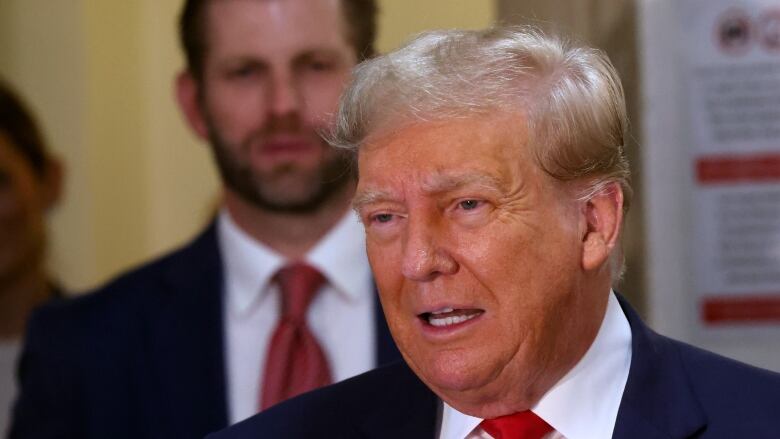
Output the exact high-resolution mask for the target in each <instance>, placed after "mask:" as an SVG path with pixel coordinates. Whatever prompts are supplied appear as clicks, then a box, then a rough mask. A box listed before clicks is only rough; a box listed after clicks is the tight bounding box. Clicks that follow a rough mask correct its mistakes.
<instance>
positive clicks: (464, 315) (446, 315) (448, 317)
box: [419, 308, 484, 328]
mask: <svg viewBox="0 0 780 439" xmlns="http://www.w3.org/2000/svg"><path fill="white" fill-rule="evenodd" d="M483 313H484V311H483V310H481V309H455V308H443V309H440V310H436V311H432V312H425V313H422V314H420V315H419V317H420V318H421V319H422V320H423V321H424V322H426V323H428V324H429V325H431V326H434V327H436V328H446V327H451V326H455V325H459V324H462V323H465V322H467V321H469V320H471V319H473V318H475V317H478V316H480V315H482V314H483Z"/></svg>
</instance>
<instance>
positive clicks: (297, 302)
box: [274, 262, 325, 321]
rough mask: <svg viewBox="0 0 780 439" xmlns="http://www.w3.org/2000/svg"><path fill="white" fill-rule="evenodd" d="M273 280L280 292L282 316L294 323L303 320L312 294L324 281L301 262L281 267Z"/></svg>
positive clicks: (312, 268)
mask: <svg viewBox="0 0 780 439" xmlns="http://www.w3.org/2000/svg"><path fill="white" fill-rule="evenodd" d="M274 279H275V280H276V282H277V283H278V284H279V288H280V289H281V291H282V315H283V316H284V317H286V318H290V319H293V320H296V321H300V320H303V319H305V317H306V310H307V309H308V308H309V304H310V303H311V300H312V299H313V298H314V293H316V292H317V290H318V289H319V288H320V286H321V285H322V283H323V282H324V281H325V277H323V276H322V274H321V273H320V272H319V271H317V270H316V269H315V268H314V267H312V266H311V265H308V264H305V263H302V262H296V263H294V264H291V265H287V266H285V267H283V268H282V269H281V270H279V272H278V273H276V276H275V277H274Z"/></svg>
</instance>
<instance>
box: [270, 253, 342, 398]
mask: <svg viewBox="0 0 780 439" xmlns="http://www.w3.org/2000/svg"><path fill="white" fill-rule="evenodd" d="M274 279H275V281H276V282H278V284H279V288H280V290H281V299H282V300H281V302H282V315H281V317H280V318H279V324H278V325H277V327H276V330H275V331H274V334H273V337H272V338H271V344H270V346H269V349H268V355H267V357H266V358H267V359H266V363H265V376H264V378H263V392H262V401H260V408H261V409H263V410H264V409H266V408H268V407H270V406H272V405H274V404H276V403H279V402H281V401H284V400H285V399H288V398H292V397H293V396H296V395H299V394H301V393H304V392H307V391H309V390H313V389H316V388H318V387H322V386H325V385H327V384H330V383H331V375H330V368H329V367H328V361H327V360H326V358H325V354H324V353H323V352H322V348H320V345H319V343H318V342H317V339H316V338H315V337H314V335H313V334H312V333H311V331H310V330H309V327H308V325H307V324H306V310H307V309H308V308H309V304H310V303H311V301H312V299H313V298H314V294H315V293H316V292H317V290H318V289H319V287H320V286H321V285H322V284H323V282H324V281H325V278H324V277H323V276H322V274H320V272H318V271H317V270H316V269H314V268H312V267H311V266H309V265H306V264H304V263H295V264H292V265H289V266H286V267H284V268H282V269H281V270H279V272H278V273H277V274H276V276H275V277H274Z"/></svg>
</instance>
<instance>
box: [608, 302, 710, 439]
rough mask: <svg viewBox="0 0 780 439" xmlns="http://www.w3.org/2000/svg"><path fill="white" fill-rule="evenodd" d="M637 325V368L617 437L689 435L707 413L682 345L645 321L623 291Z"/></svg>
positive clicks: (634, 364)
mask: <svg viewBox="0 0 780 439" xmlns="http://www.w3.org/2000/svg"><path fill="white" fill-rule="evenodd" d="M618 299H619V300H620V305H621V307H622V308H623V312H624V313H625V315H626V317H627V319H628V322H629V324H630V325H631V337H632V342H631V345H632V346H631V349H632V351H631V368H630V370H629V374H628V382H627V383H626V388H625V390H624V391H623V399H622V400H621V403H620V409H619V410H618V416H617V423H616V425H615V431H614V434H613V438H626V439H628V438H632V439H634V438H636V439H644V438H646V439H653V438H659V439H660V438H665V439H675V438H687V437H691V436H692V435H693V434H694V433H696V432H697V431H699V430H701V429H702V428H704V426H705V425H706V418H705V416H704V412H703V411H702V409H701V406H700V404H699V402H698V399H697V398H696V396H695V394H694V393H693V390H692V389H691V385H690V381H689V379H688V375H687V373H686V371H685V368H684V366H683V364H682V362H681V360H680V357H679V353H678V351H677V348H676V346H675V345H674V344H673V343H671V341H670V340H669V339H667V338H665V337H662V336H660V335H658V334H656V333H655V332H653V331H652V330H650V328H648V327H647V326H645V324H644V323H643V322H642V321H641V320H640V318H639V316H638V315H637V314H636V313H635V312H634V310H633V309H631V307H630V306H629V305H628V303H627V302H626V301H625V300H624V299H623V298H622V297H620V296H618Z"/></svg>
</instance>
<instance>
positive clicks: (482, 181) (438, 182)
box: [422, 172, 502, 193]
mask: <svg viewBox="0 0 780 439" xmlns="http://www.w3.org/2000/svg"><path fill="white" fill-rule="evenodd" d="M466 186H478V187H482V188H487V189H492V190H500V189H501V187H502V184H501V181H500V180H499V179H498V178H496V177H495V176H493V175H489V174H483V173H476V172H469V173H465V174H438V175H435V176H433V177H431V178H429V179H427V180H426V181H424V182H423V184H422V189H423V190H424V191H425V192H428V193H442V192H450V191H454V190H457V189H460V188H463V187H466Z"/></svg>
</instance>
